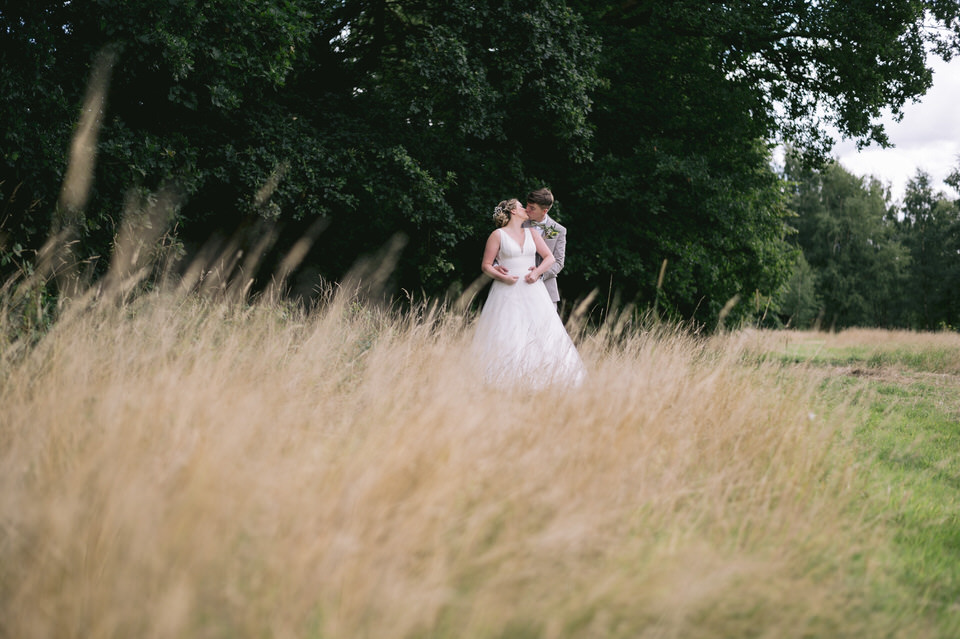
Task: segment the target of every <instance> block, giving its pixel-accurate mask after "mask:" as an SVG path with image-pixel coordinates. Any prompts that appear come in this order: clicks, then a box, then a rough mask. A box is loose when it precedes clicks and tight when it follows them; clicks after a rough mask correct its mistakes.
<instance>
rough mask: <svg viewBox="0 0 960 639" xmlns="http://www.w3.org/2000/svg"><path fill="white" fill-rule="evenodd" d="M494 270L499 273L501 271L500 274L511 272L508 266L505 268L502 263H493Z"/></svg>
mask: <svg viewBox="0 0 960 639" xmlns="http://www.w3.org/2000/svg"><path fill="white" fill-rule="evenodd" d="M493 270H495V271H496V272H497V273H500V275H509V274H510V271H508V270H507V269H506V268H504V267H503V265H502V264H494V265H493Z"/></svg>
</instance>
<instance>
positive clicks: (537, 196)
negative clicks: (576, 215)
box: [527, 189, 553, 209]
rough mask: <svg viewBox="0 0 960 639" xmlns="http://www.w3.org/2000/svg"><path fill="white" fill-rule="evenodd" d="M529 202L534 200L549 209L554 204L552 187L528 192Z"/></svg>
mask: <svg viewBox="0 0 960 639" xmlns="http://www.w3.org/2000/svg"><path fill="white" fill-rule="evenodd" d="M527 202H533V203H534V204H539V205H540V206H542V207H543V208H545V209H549V208H550V207H551V206H553V193H551V192H550V189H537V190H536V191H530V193H528V194H527Z"/></svg>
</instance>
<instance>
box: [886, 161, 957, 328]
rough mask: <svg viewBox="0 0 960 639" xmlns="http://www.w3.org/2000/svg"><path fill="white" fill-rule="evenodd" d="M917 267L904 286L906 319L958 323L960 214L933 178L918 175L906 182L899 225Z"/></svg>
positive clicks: (917, 323)
mask: <svg viewBox="0 0 960 639" xmlns="http://www.w3.org/2000/svg"><path fill="white" fill-rule="evenodd" d="M899 228H900V232H901V237H902V241H903V243H904V245H905V246H906V247H907V249H908V250H909V251H910V256H911V258H912V263H913V267H912V269H911V271H910V280H909V285H908V286H907V287H906V302H907V305H906V306H905V316H906V317H905V318H906V321H907V322H908V325H909V326H911V327H914V328H922V329H927V330H931V329H935V328H938V327H942V326H956V325H960V315H958V314H957V304H956V301H955V298H956V291H957V286H958V284H960V212H958V210H957V204H956V203H954V202H950V201H949V200H948V199H947V198H946V196H945V195H944V194H943V193H934V191H933V187H932V185H931V184H930V176H929V175H928V174H927V173H925V172H923V171H918V172H917V174H916V176H914V177H913V178H912V179H911V180H910V181H909V182H907V189H906V194H905V195H904V198H903V219H902V221H901V222H900V224H899Z"/></svg>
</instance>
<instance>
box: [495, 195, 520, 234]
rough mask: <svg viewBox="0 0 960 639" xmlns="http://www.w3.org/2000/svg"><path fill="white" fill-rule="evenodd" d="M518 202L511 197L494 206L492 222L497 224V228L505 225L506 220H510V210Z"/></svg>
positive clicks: (518, 201)
mask: <svg viewBox="0 0 960 639" xmlns="http://www.w3.org/2000/svg"><path fill="white" fill-rule="evenodd" d="M519 203H520V200H518V199H517V198H515V197H513V198H510V199H509V200H504V201H503V202H500V204H497V206H496V208H494V209H493V223H494V224H496V225H497V228H501V227H504V226H506V225H507V222H509V221H510V212H511V211H512V210H513V207H514V206H516V205H517V204H519Z"/></svg>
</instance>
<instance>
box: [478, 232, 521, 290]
mask: <svg viewBox="0 0 960 639" xmlns="http://www.w3.org/2000/svg"><path fill="white" fill-rule="evenodd" d="M499 252H500V233H499V232H498V231H494V232H493V233H491V234H490V237H488V238H487V245H486V246H485V247H484V248H483V260H482V261H481V262H480V270H481V271H483V272H484V273H486V274H487V275H489V276H490V277H492V278H493V279H495V280H500V281H501V282H507V283H508V284H513V283H514V282H516V281H517V276H516V275H510V274H509V273H507V272H506V270H505V269H502V268H501V269H498V268H497V267H495V266H494V265H493V260H495V259H497V254H498V253H499Z"/></svg>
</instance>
